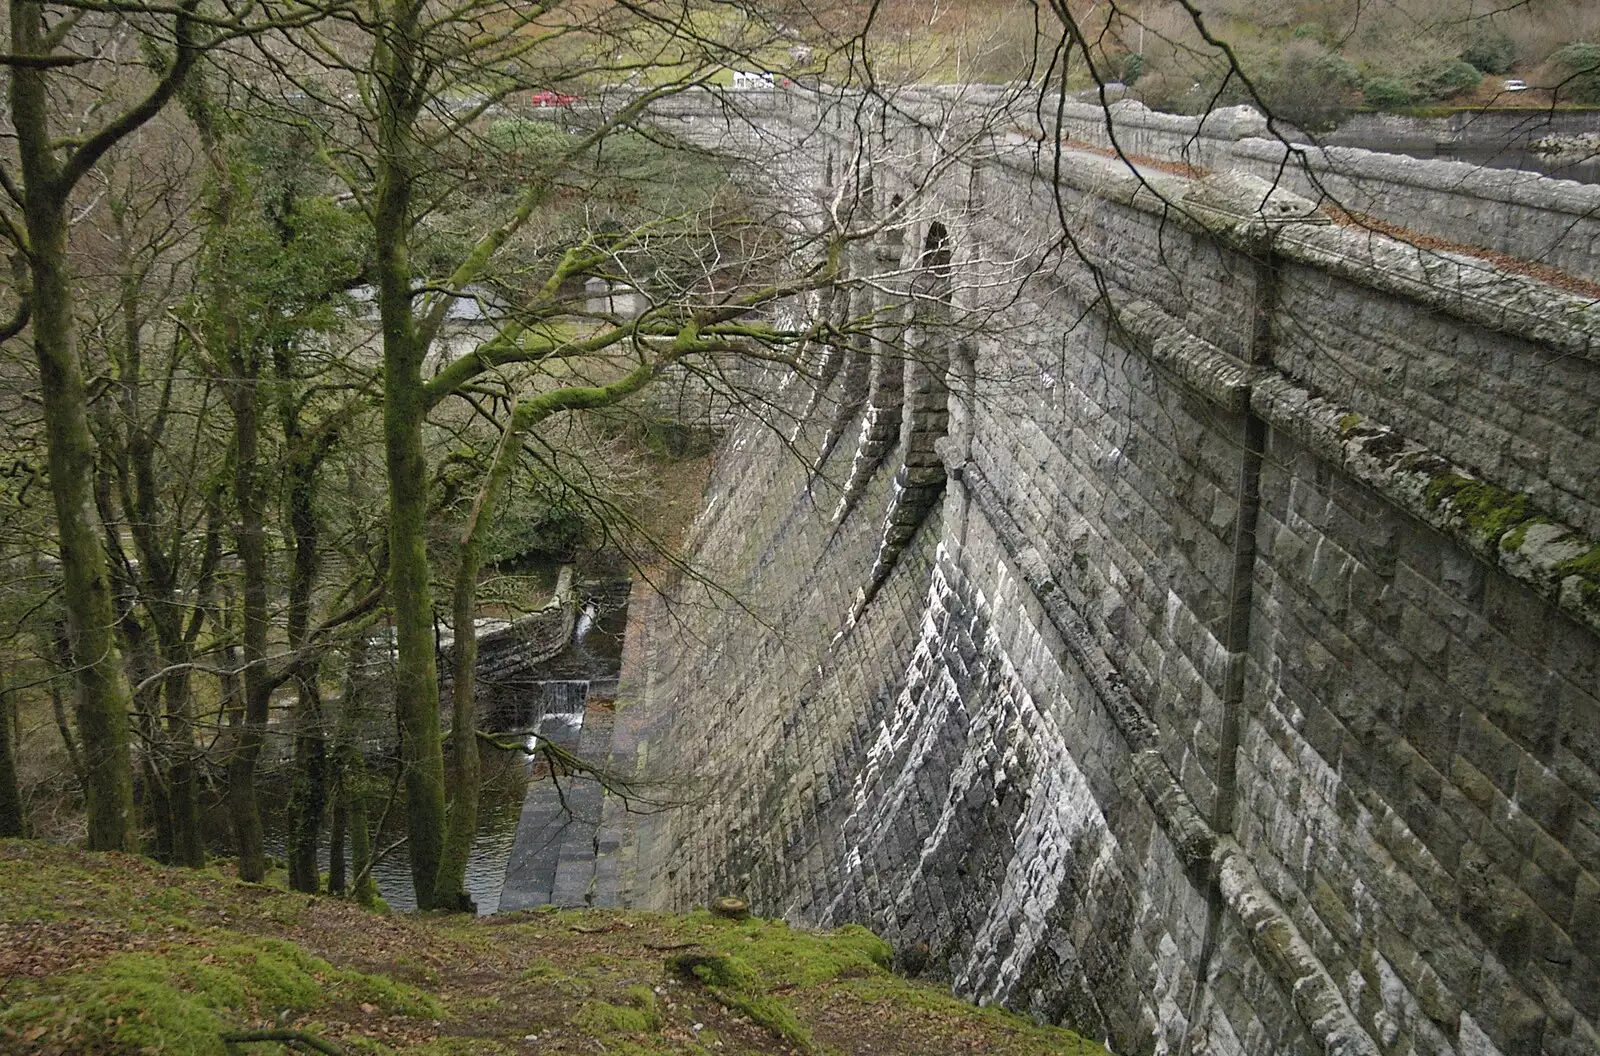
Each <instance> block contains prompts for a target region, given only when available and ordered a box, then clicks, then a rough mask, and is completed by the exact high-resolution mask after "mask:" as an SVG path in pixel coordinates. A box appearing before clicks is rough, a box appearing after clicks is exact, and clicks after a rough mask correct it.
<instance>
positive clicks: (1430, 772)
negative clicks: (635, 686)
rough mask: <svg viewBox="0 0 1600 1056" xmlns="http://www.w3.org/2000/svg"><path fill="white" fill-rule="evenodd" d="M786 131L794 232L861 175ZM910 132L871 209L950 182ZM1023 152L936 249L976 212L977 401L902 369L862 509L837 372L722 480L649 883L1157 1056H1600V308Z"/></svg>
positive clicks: (1356, 234)
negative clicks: (798, 189)
mask: <svg viewBox="0 0 1600 1056" xmlns="http://www.w3.org/2000/svg"><path fill="white" fill-rule="evenodd" d="M746 104H747V105H752V106H756V107H760V108H764V109H763V111H762V113H763V119H762V121H761V122H760V127H761V129H762V135H764V136H766V137H768V138H769V139H771V140H775V141H776V140H782V138H783V135H782V130H783V129H784V128H787V129H788V130H789V136H790V139H789V140H788V142H789V143H790V144H791V145H793V144H796V143H801V144H809V146H808V147H806V148H804V149H801V150H799V151H798V152H794V153H791V154H789V155H787V156H788V157H791V158H793V159H794V162H795V164H796V166H797V168H796V169H794V170H793V171H792V178H791V179H790V180H789V181H788V182H787V184H786V186H788V187H790V188H791V190H792V189H793V188H794V187H795V186H797V185H808V186H809V185H821V184H823V183H825V182H826V174H827V172H828V171H830V170H832V169H833V168H834V163H833V159H834V156H835V155H836V154H844V153H847V152H848V151H849V149H850V147H851V143H850V141H849V136H848V135H847V134H846V133H845V132H844V131H843V130H842V129H841V130H839V131H833V130H832V129H833V127H834V126H833V125H832V124H831V122H830V121H828V120H819V119H818V117H817V115H816V114H815V113H813V112H810V111H807V110H806V109H805V108H803V107H802V106H800V105H799V104H796V103H795V102H793V101H792V100H789V101H784V100H782V99H774V98H768V97H763V98H762V99H760V100H756V99H750V100H746ZM675 105H676V106H677V107H678V108H679V109H678V110H677V111H676V112H675V114H669V115H668V116H669V117H671V116H676V117H678V118H680V119H681V118H683V117H687V116H695V115H696V111H695V110H694V109H693V107H694V106H696V105H703V104H698V103H696V101H694V100H681V101H679V102H678V103H677V104H675ZM707 113H708V111H707V110H702V111H699V112H698V114H699V116H696V120H695V121H694V122H683V123H682V125H681V126H680V127H682V128H685V129H688V130H689V134H692V135H695V136H700V137H702V138H704V139H705V140H706V141H707V142H713V141H715V142H719V143H720V144H721V145H726V144H727V138H726V136H727V133H728V130H729V129H730V128H731V127H733V126H717V125H714V124H713V122H712V120H711V119H710V118H709V117H707V116H706V114H707ZM841 124H843V122H841ZM713 128H715V129H718V131H716V132H715V133H714V134H713V133H710V132H708V130H710V129H713ZM878 134H879V136H880V141H881V144H882V146H883V148H884V149H883V150H882V151H881V152H880V153H879V155H878V157H879V158H880V161H879V163H878V164H877V166H876V168H875V169H874V186H875V191H876V193H877V194H878V195H880V196H884V195H887V194H888V193H890V192H891V191H894V190H895V189H896V187H897V186H898V187H900V188H901V189H903V190H905V191H907V192H908V193H909V191H910V190H911V189H912V187H913V185H914V184H916V183H917V182H918V181H917V180H916V179H915V177H917V176H918V175H920V173H921V172H922V171H924V169H925V168H926V167H927V166H929V165H935V166H937V165H938V164H939V163H940V159H938V158H937V157H936V156H935V155H934V148H935V147H936V146H937V144H938V143H939V142H941V136H942V135H943V132H942V131H941V129H940V128H939V127H938V126H937V125H929V124H927V123H925V124H924V127H922V128H921V130H920V131H919V130H917V129H915V128H912V127H910V126H909V125H907V126H905V127H897V126H894V125H891V126H890V127H889V128H887V129H883V128H879V129H878ZM808 135H809V136H811V137H812V138H810V139H806V138H805V137H806V136H808ZM1003 138H1004V137H1003V136H997V137H995V138H994V139H993V140H992V141H990V142H991V147H992V149H991V150H990V151H989V152H988V153H987V154H986V155H985V156H984V157H983V159H982V161H981V162H980V163H978V164H976V165H968V164H966V163H964V162H952V163H951V164H948V165H946V166H944V167H943V168H941V169H940V170H939V171H940V175H939V179H938V182H937V186H936V187H934V188H932V190H931V191H930V192H929V193H926V194H924V195H923V199H922V200H925V201H926V202H928V203H930V204H928V205H927V208H926V209H925V210H924V211H922V212H920V213H916V214H914V221H915V222H914V223H913V225H912V226H913V230H911V231H909V232H907V233H906V237H905V239H904V241H905V243H906V244H907V245H908V246H921V245H923V244H924V240H925V238H926V230H927V227H928V225H929V224H930V223H931V222H932V219H934V218H937V219H938V221H939V223H940V224H941V225H942V227H944V228H945V229H947V230H948V232H949V235H950V239H951V246H952V250H953V256H954V261H955V265H954V275H955V276H956V284H957V286H958V287H959V286H961V284H962V283H961V277H962V276H963V275H964V274H966V275H969V276H970V275H976V274H979V273H981V274H983V275H984V276H985V278H986V281H985V282H984V283H981V284H974V287H975V288H976V287H977V286H981V287H982V290H983V291H985V292H982V293H979V292H975V289H974V290H968V291H966V292H962V293H958V294H957V301H958V305H959V306H960V307H961V308H964V309H966V310H968V311H972V310H975V309H978V308H991V309H993V310H995V311H996V312H997V314H995V315H993V316H991V317H989V318H988V319H987V320H986V322H985V326H984V327H983V331H982V333H981V335H980V336H979V338H978V340H977V341H976V342H973V343H970V344H969V343H964V342H955V343H954V347H951V343H952V342H953V341H954V339H953V338H950V337H948V336H945V337H941V336H940V331H939V330H938V328H936V327H933V326H926V325H925V326H922V327H920V328H919V327H918V326H912V327H911V328H910V330H909V331H908V334H909V335H910V336H908V339H907V340H908V341H909V342H911V344H912V348H913V351H914V352H916V353H918V354H917V356H916V362H919V363H930V362H932V363H940V364H944V363H948V364H949V371H948V373H947V374H946V378H945V381H946V383H947V385H948V387H949V395H948V398H947V400H943V399H940V400H934V399H930V397H929V393H930V391H931V390H930V388H929V386H928V384H927V378H926V376H925V375H926V371H919V370H915V369H913V370H908V371H907V372H906V375H907V378H908V379H909V380H908V383H907V387H906V399H905V400H904V401H903V407H904V410H905V413H904V415H903V423H902V428H901V435H900V441H899V445H898V447H897V448H896V449H895V450H894V451H892V452H889V453H888V454H887V455H885V456H883V458H882V468H881V469H880V470H878V471H877V472H875V473H871V474H870V475H868V476H866V477H865V479H863V474H862V473H860V472H857V473H856V474H854V475H852V473H851V466H852V464H853V463H856V462H857V456H858V452H855V451H852V450H849V447H850V445H849V443H848V442H845V443H839V444H837V445H836V447H835V448H834V450H833V452H832V454H831V455H830V456H829V457H828V458H827V459H826V460H825V462H824V464H822V465H821V466H820V467H819V466H817V465H814V464H813V462H812V461H811V460H812V459H813V458H814V456H815V454H816V452H817V451H818V450H819V448H820V447H821V446H822V445H824V443H825V440H826V437H827V435H828V434H830V433H833V432H837V423H836V422H835V418H836V417H837V416H836V415H835V414H834V413H833V410H834V408H835V407H836V406H837V405H838V404H839V403H840V402H841V401H848V400H852V399H854V398H855V397H854V396H851V395H849V394H846V393H845V392H844V387H845V385H846V381H845V380H844V378H843V377H842V375H843V373H844V372H839V376H836V377H835V378H834V380H833V382H832V384H831V386H830V389H829V391H828V392H827V393H824V394H823V396H822V398H821V399H817V400H815V401H814V402H815V409H814V410H813V413H812V414H811V415H810V416H809V418H808V420H807V421H806V422H805V423H803V424H802V427H801V428H800V430H799V431H798V432H797V433H796V435H795V437H794V444H793V447H792V448H791V447H790V446H788V445H787V443H786V442H787V440H788V439H789V438H788V437H778V436H775V435H773V434H772V433H771V432H769V431H764V430H762V429H760V428H757V427H755V426H749V427H744V428H742V429H740V430H739V431H737V432H736V433H735V434H734V435H733V437H732V439H731V440H730V441H729V443H728V446H727V447H726V449H725V450H724V452H723V454H722V457H721V460H720V463H719V466H718V469H717V473H716V476H715V478H714V480H713V483H712V487H711V490H710V493H709V499H708V506H707V509H706V511H705V512H704V513H703V514H702V517H701V519H700V521H699V522H698V525H697V537H696V539H697V552H698V554H699V557H700V559H701V560H702V561H703V562H704V563H705V564H706V565H707V566H708V567H709V568H710V569H711V570H712V573H713V578H714V580H715V582H716V583H717V584H718V585H719V586H720V587H726V588H728V589H729V592H730V593H727V594H725V593H723V592H721V590H714V589H710V588H707V587H704V586H697V585H694V584H687V585H684V586H681V587H679V588H678V589H677V590H676V591H675V593H674V596H673V597H672V598H671V601H672V604H671V605H669V606H664V607H663V612H664V613H665V614H667V617H666V620H665V622H663V623H662V624H661V625H659V626H658V627H657V628H655V629H653V630H652V641H653V649H654V660H653V664H652V673H651V682H650V687H649V691H648V696H650V697H651V698H652V699H655V700H658V701H666V702H670V704H671V705H672V706H673V707H675V708H676V709H677V710H676V716H675V719H674V723H673V732H672V735H671V738H670V739H669V740H668V741H667V742H666V743H667V744H668V745H670V750H671V751H672V753H673V756H674V761H675V763H676V765H677V766H678V767H679V768H680V769H682V770H685V771H691V770H692V771H694V772H696V773H697V774H698V775H699V781H700V782H701V786H702V787H703V788H704V790H705V792H706V795H705V798H704V800H703V801H702V802H697V804H696V805H695V806H694V807H693V808H692V809H687V810H684V811H681V812H677V813H675V814H672V815H670V816H669V817H668V818H666V819H664V821H663V822H662V826H661V831H660V833H659V834H658V835H657V836H656V837H655V838H654V839H653V841H652V842H651V843H650V844H649V845H648V846H647V847H645V848H643V849H642V850H641V853H640V869H641V873H642V875H646V876H649V877H651V878H652V883H653V889H654V891H655V892H656V897H657V899H658V900H659V901H660V902H661V903H662V904H670V905H678V906H681V905H686V904H690V903H694V902H700V901H704V900H705V899H706V898H707V897H709V896H711V895H713V894H717V893H723V892H729V891H732V892H738V893H741V894H743V895H745V896H747V897H749V898H750V899H752V901H753V902H754V904H755V906H756V907H757V909H758V910H759V911H761V912H765V913H782V914H784V915H786V916H788V917H790V918H792V919H795V920H797V921H804V922H810V923H837V922H842V921H846V920H856V921H861V922H863V923H866V924H868V925H869V926H871V927H874V928H875V929H877V930H879V931H880V932H882V933H883V934H884V935H885V936H886V937H887V938H889V939H890V940H891V941H892V942H893V943H894V944H895V947H896V949H897V950H898V951H899V957H900V961H901V965H902V967H904V968H905V969H906V970H908V971H914V972H924V973H927V974H931V975H935V976H938V977H941V978H946V979H948V980H950V981H951V982H952V983H953V984H954V986H955V988H956V989H957V990H958V991H959V992H961V993H964V994H968V995H971V996H974V997H977V998H979V999H981V1000H998V1001H1004V1002H1006V1003H1007V1004H1009V1005H1011V1006H1013V1007H1017V1008H1020V1009H1025V1010H1028V1011H1031V1012H1033V1013H1035V1014H1036V1015H1039V1016H1041V1017H1043V1018H1048V1019H1052V1020H1063V1021H1066V1022H1069V1023H1072V1024H1075V1025H1077V1026H1078V1027H1079V1028H1080V1029H1082V1030H1084V1031H1085V1032H1087V1033H1092V1034H1096V1035H1098V1036H1100V1037H1102V1038H1105V1039H1107V1040H1108V1041H1109V1043H1110V1044H1111V1046H1112V1047H1113V1048H1114V1049H1115V1050H1116V1051H1118V1052H1128V1053H1133V1052H1141V1053H1168V1052H1175V1053H1250V1054H1262V1056H1265V1054H1268V1053H1384V1054H1391V1053H1413V1052H1414V1053H1455V1054H1459V1056H1468V1054H1471V1056H1480V1054H1492V1053H1504V1054H1507V1056H1509V1054H1515V1053H1548V1054H1551V1056H1556V1054H1561V1056H1568V1054H1570V1056H1576V1054H1578V1053H1592V1052H1595V1051H1597V1050H1600V1033H1597V1030H1596V1027H1597V1024H1600V961H1597V959H1596V957H1597V954H1600V944H1597V943H1596V942H1595V941H1594V940H1595V939H1596V937H1600V772H1597V767H1600V641H1597V637H1600V550H1597V548H1596V546H1595V543H1594V540H1595V539H1596V537H1600V340H1597V338H1600V310H1597V309H1596V308H1595V306H1594V305H1593V304H1591V303H1589V302H1586V301H1585V300H1583V299H1582V298H1577V297H1574V296H1571V295H1569V294H1565V293H1562V292H1560V291H1558V290H1554V289H1551V288H1549V287H1545V286H1542V285H1540V284H1538V283H1535V282H1533V281H1531V280H1528V279H1524V278H1519V277H1516V276H1511V275H1506V274H1503V273H1498V272H1494V271H1492V270H1489V269H1487V268H1486V267H1485V265H1484V264H1483V262H1482V261H1479V260H1474V259H1470V258H1456V257H1451V256H1448V255H1440V254H1432V253H1424V252H1420V251H1417V250H1415V249H1413V248H1410V247H1406V246H1403V245H1399V244H1397V243H1393V242H1391V241H1389V240H1387V239H1383V238H1381V237H1378V236H1374V235H1371V234H1370V233H1368V232H1364V231H1358V230H1351V229H1348V228H1343V227H1338V226H1335V225H1329V224H1326V223H1319V222H1318V218H1317V217H1316V215H1315V214H1314V211H1313V210H1312V208H1311V205H1310V203H1307V202H1304V201H1301V200H1297V199H1295V198H1294V197H1293V196H1292V195H1289V194H1286V193H1284V192H1282V191H1278V192H1275V193H1273V194H1270V195H1269V194H1268V193H1267V191H1268V188H1267V187H1266V186H1265V185H1264V184H1262V183H1259V182H1255V183H1252V182H1251V179H1250V177H1248V176H1241V175H1238V174H1232V175H1223V176H1218V177H1214V178H1211V179H1208V180H1204V181H1190V180H1184V179H1179V178H1177V177H1173V176H1169V175H1165V174H1162V173H1155V172H1147V173H1144V174H1143V175H1142V177H1141V178H1135V177H1134V176H1132V175H1131V174H1130V173H1129V172H1128V171H1127V169H1126V168H1125V167H1119V166H1117V165H1114V164H1112V163H1110V162H1108V161H1106V160H1104V159H1102V158H1099V157H1097V156H1095V155H1092V154H1073V155H1068V156H1067V158H1066V164H1065V165H1064V166H1063V169H1062V174H1061V175H1062V178H1061V180H1060V181H1059V182H1054V181H1051V180H1049V179H1047V178H1045V175H1044V174H1043V173H1042V172H1041V171H1040V168H1039V166H1038V164H1037V163H1036V162H1035V160H1034V158H1033V155H1032V152H1031V150H1030V148H1029V146H1028V145H1026V144H1024V145H1022V146H1019V147H1015V148H1009V149H1008V148H1006V147H1005V146H1004V142H1003ZM1419 164H1425V163H1419ZM1063 220H1064V221H1065V225H1066V227H1067V228H1068V229H1069V230H1070V231H1072V233H1073V234H1074V236H1075V239H1076V245H1077V251H1076V252H1066V253H1061V252H1057V253H1053V254H1048V253H1042V252H1041V249H1042V247H1048V246H1049V245H1050V244H1051V243H1052V242H1053V241H1055V239H1054V235H1056V234H1057V233H1059V231H1060V230H1061V228H1062V222H1063ZM1080 254H1081V255H1080ZM997 261H1012V262H1018V261H1020V262H1023V263H1024V264H1025V265H1026V266H1025V267H1020V268H1017V269H1014V270H1012V271H1010V272H1008V274H1010V275H1011V277H1012V279H1013V280H1014V282H1013V283H1012V284H1011V285H1006V284H1005V283H1002V282H999V281H998V280H997V279H996V278H995V276H996V275H997V274H998V272H997V271H996V268H995V263H994V262H997ZM1085 261H1087V262H1088V263H1086V262H1085ZM984 262H988V263H984ZM1091 264H1092V265H1093V267H1092V268H1091V266H1090V265H1091ZM1096 272H1098V279H1097V278H1096ZM1108 298H1109V304H1110V306H1111V309H1110V310H1109V311H1108V310H1107V303H1108ZM941 342H942V343H941ZM919 377H920V380H917V379H918V378H919ZM801 402H805V401H804V399H803V398H802V400H801ZM881 402H882V393H881V392H879V391H877V390H875V394H874V396H873V399H872V401H871V403H872V405H873V406H875V407H876V406H878V405H879V404H880V403H881ZM934 403H938V404H940V405H941V406H940V407H939V408H938V411H937V413H934V411H933V410H932V409H931V405H932V404H934ZM862 413H863V414H865V413H866V412H865V411H863V412H862ZM846 435H847V436H850V437H854V436H857V435H860V436H861V437H862V440H861V442H862V443H866V442H868V441H869V440H872V441H873V442H881V439H882V438H881V437H876V434H875V433H874V431H873V430H872V429H862V428H861V426H860V425H859V424H855V425H853V426H852V427H851V428H850V429H849V430H848V431H847V433H846ZM935 435H937V436H938V439H937V442H936V443H935V441H934V437H935ZM930 450H936V451H937V453H938V455H937V458H935V459H931V460H930V459H929V458H928V457H925V456H926V453H927V452H929V451H930ZM872 454H873V457H877V455H878V452H877V450H876V449H874V451H873V452H872ZM895 467H898V469H896V468H895ZM941 469H942V472H940V470H941ZM846 481H849V482H850V483H851V485H852V487H853V488H854V498H853V505H852V506H850V507H849V508H848V509H844V512H843V514H842V515H841V514H840V513H839V511H840V510H841V509H843V507H842V506H841V503H840V501H839V499H840V494H839V492H838V490H836V488H837V486H838V485H841V484H843V483H844V482H846ZM913 496H916V497H917V499H916V501H912V498H911V497H913ZM918 503H921V505H920V506H919V505H918ZM913 514H914V516H913ZM897 540H898V542H897ZM891 544H892V545H891ZM730 597H732V598H737V599H739V600H740V604H734V603H733V602H731V601H730V600H729V599H730ZM641 886H646V885H641Z"/></svg>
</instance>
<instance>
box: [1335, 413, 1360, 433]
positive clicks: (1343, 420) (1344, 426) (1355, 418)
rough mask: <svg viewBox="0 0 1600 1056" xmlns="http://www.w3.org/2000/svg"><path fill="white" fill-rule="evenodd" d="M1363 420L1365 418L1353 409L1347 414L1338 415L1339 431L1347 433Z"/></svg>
mask: <svg viewBox="0 0 1600 1056" xmlns="http://www.w3.org/2000/svg"><path fill="white" fill-rule="evenodd" d="M1364 421H1366V418H1364V417H1363V416H1361V415H1359V414H1357V413H1355V412H1354V411H1351V412H1350V413H1349V414H1346V415H1343V416H1341V417H1340V419H1339V432H1341V433H1348V432H1349V431H1350V430H1352V429H1354V428H1355V427H1356V426H1358V425H1360V424H1361V423H1362V422H1364Z"/></svg>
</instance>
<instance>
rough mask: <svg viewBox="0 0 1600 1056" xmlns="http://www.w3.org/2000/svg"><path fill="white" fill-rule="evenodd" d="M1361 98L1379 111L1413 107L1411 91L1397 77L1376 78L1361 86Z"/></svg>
mask: <svg viewBox="0 0 1600 1056" xmlns="http://www.w3.org/2000/svg"><path fill="white" fill-rule="evenodd" d="M1361 98H1362V99H1363V101H1365V102H1366V104H1367V105H1368V106H1370V107H1373V108H1375V109H1378V110H1397V109H1399V108H1400V107H1402V106H1410V105H1411V89H1410V88H1407V87H1406V85H1405V82H1403V81H1401V80H1400V79H1399V78H1397V77H1374V78H1372V79H1371V80H1369V81H1367V83H1366V84H1364V85H1362V86H1361Z"/></svg>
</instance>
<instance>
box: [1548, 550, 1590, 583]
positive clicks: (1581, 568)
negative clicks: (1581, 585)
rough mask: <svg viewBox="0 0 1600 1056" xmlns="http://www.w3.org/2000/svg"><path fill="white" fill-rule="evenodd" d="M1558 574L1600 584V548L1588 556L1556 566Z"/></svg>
mask: <svg viewBox="0 0 1600 1056" xmlns="http://www.w3.org/2000/svg"><path fill="white" fill-rule="evenodd" d="M1556 572H1557V573H1559V574H1560V575H1562V576H1582V577H1583V578H1584V579H1591V580H1594V581H1596V582H1597V583H1600V546H1597V547H1595V548H1594V549H1592V550H1590V551H1589V552H1588V553H1587V554H1580V555H1578V556H1577V557H1573V558H1568V559H1567V560H1565V561H1562V562H1561V563H1560V564H1558V565H1556Z"/></svg>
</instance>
